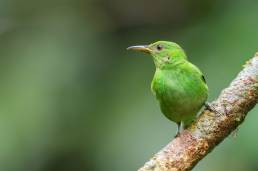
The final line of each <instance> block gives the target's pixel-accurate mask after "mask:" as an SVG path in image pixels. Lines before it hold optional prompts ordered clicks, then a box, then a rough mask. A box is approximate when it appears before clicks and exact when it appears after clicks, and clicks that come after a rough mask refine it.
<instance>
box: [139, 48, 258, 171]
mask: <svg viewBox="0 0 258 171" xmlns="http://www.w3.org/2000/svg"><path fill="white" fill-rule="evenodd" d="M257 100H258V53H256V55H255V57H253V58H252V59H250V60H249V61H248V62H247V63H246V64H245V66H244V69H243V70H242V71H241V72H240V73H239V74H238V76H237V77H236V78H235V79H234V80H233V81H232V82H231V84H230V85H229V87H228V88H226V89H224V90H223V91H222V92H221V94H220V96H219V97H218V98H217V99H216V100H215V101H213V102H212V103H211V106H212V109H214V110H215V111H217V112H216V113H214V112H212V111H210V110H208V109H206V110H204V111H203V112H202V113H201V115H200V116H199V118H198V119H197V120H196V121H195V122H194V123H193V124H192V125H191V126H190V127H189V128H188V129H186V130H184V131H183V132H182V133H181V134H180V136H178V137H177V138H175V139H174V140H172V141H171V142H170V143H169V144H168V145H167V146H166V147H164V148H163V149H162V150H161V151H159V152H158V153H157V154H156V155H155V156H154V157H152V158H151V159H150V161H148V162H147V163H145V165H144V166H143V167H142V168H140V169H139V171H187V170H191V169H192V168H193V167H194V166H195V165H196V164H197V163H198V162H199V161H200V160H201V159H202V158H204V157H205V156H206V155H207V154H208V153H209V152H211V150H212V149H213V148H214V147H216V146H217V145H218V144H219V143H220V142H222V141H223V140H224V139H225V138H226V137H227V136H228V135H229V134H230V133H231V132H232V131H233V130H235V129H236V128H237V127H238V126H239V125H240V124H241V123H242V122H243V121H244V119H245V116H246V114H247V113H248V112H249V111H250V110H251V109H252V108H253V107H254V106H255V104H256V103H257Z"/></svg>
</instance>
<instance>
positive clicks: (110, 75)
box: [0, 0, 258, 171]
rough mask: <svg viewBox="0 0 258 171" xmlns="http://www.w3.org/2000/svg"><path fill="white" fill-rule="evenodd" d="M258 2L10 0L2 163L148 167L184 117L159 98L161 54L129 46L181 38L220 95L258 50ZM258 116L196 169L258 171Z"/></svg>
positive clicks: (3, 166) (5, 26)
mask: <svg viewBox="0 0 258 171" xmlns="http://www.w3.org/2000/svg"><path fill="white" fill-rule="evenodd" d="M257 5H258V1H257V2H256V1H251V0H247V1H241V0H235V1H233V0H226V1H222V0H218V1H212V0H206V1H205V0H196V1H190V0H182V1H179V0H171V1H166V0H160V1H153V0H149V1H147V0H130V1H129V0H45V1H37V0H36V1H35V0H34V1H33V0H23V1H21V0H0V80H1V84H0V94H1V96H0V139H1V141H0V151H1V153H0V170H1V171H86V170H87V171H102V170H103V171H121V170H122V171H132V170H137V168H139V167H140V166H141V165H143V163H144V162H145V161H147V160H148V159H149V158H150V157H151V156H152V155H153V154H154V153H156V152H157V151H158V150H159V149H161V148H162V147H163V146H164V145H166V144H167V143H168V142H169V141H170V140H171V139H172V138H173V135H174V134H175V132H176V125H175V124H174V123H172V122H170V121H169V120H167V119H166V118H165V117H164V116H163V115H162V114H161V112H160V109H159V106H158V104H157V102H156V100H155V98H154V97H153V95H152V94H151V91H150V82H151V80H152V76H153V72H154V64H153V62H152V60H151V59H150V57H149V56H147V55H143V54H136V53H135V54H134V53H129V52H128V51H126V47H128V46H130V45H134V44H147V43H150V42H154V41H156V40H168V41H174V42H177V43H178V44H180V45H181V46H182V47H183V48H184V49H185V51H186V53H187V55H188V57H189V60H190V61H191V62H192V63H194V64H195V65H197V66H198V67H199V68H200V69H201V70H202V71H203V73H204V74H205V77H206V80H207V83H208V85H209V88H210V96H209V100H212V99H213V98H215V97H216V96H217V95H218V94H219V93H220V91H221V90H222V89H223V88H224V87H226V86H227V85H228V84H229V83H230V81H231V80H232V79H233V78H234V77H235V76H236V74H237V73H238V72H239V71H240V70H241V68H242V65H243V64H244V63H245V61H246V60H248V59H249V58H250V57H252V56H253V55H254V53H255V52H256V51H258V46H257V45H258V31H257V27H258V22H257V18H258V10H257ZM257 112H258V111H257V109H254V110H253V111H252V112H250V114H249V115H248V117H247V118H246V120H245V122H244V124H243V125H241V126H240V129H239V131H238V135H237V136H236V138H234V137H233V136H232V137H229V138H227V139H226V140H225V141H224V142H223V143H222V144H220V145H219V146H218V147H217V148H216V149H215V150H214V151H213V152H212V153H210V154H209V155H208V156H207V157H206V158H205V159H204V160H203V161H201V162H200V163H199V164H198V165H197V167H196V168H195V169H194V170H195V171H217V170H220V171H226V170H234V171H242V170H248V171H255V170H257V169H258V164H257V161H256V159H257V157H258V146H257V144H258V136H256V134H255V130H256V129H257V128H256V124H255V121H256V120H258V115H256V113H257Z"/></svg>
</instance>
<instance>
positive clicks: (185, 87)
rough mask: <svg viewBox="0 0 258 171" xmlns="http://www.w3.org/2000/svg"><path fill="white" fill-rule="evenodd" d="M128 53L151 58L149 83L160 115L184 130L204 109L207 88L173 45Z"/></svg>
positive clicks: (158, 44) (159, 44)
mask: <svg viewBox="0 0 258 171" xmlns="http://www.w3.org/2000/svg"><path fill="white" fill-rule="evenodd" d="M127 49H128V50H135V51H140V52H145V53H148V54H150V55H151V56H152V58H153V60H154V64H155V66H156V71H155V74H154V78H153V80H152V83H151V89H152V92H153V94H154V95H155V96H156V98H157V100H158V101H159V104H160V108H161V111H162V113H163V114H164V115H165V116H166V117H167V118H168V119H169V120H171V121H174V122H176V123H177V125H178V131H177V135H178V134H179V133H180V127H182V128H186V127H187V126H189V124H190V123H191V122H192V121H193V120H194V119H195V117H196V115H197V113H198V112H199V110H200V109H201V108H202V106H203V105H205V102H206V100H207V97H208V86H207V84H206V81H205V78H204V76H203V74H202V72H201V71H200V70H199V69H198V68H197V67H196V66H195V65H193V64H192V63H191V62H189V61H188V60H187V56H186V54H185V52H184V50H183V49H182V48H181V47H180V46H179V45H178V44H176V43H173V42H168V41H157V42H155V43H152V44H150V45H140V46H130V47H128V48H127Z"/></svg>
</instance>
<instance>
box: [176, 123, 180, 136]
mask: <svg viewBox="0 0 258 171" xmlns="http://www.w3.org/2000/svg"><path fill="white" fill-rule="evenodd" d="M180 130H181V122H177V132H176V135H175V138H176V137H178V136H179V135H180Z"/></svg>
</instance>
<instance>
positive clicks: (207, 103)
mask: <svg viewBox="0 0 258 171" xmlns="http://www.w3.org/2000/svg"><path fill="white" fill-rule="evenodd" d="M204 106H205V108H206V109H208V110H209V111H212V112H214V113H216V114H218V115H219V116H222V115H223V114H222V113H221V112H219V111H217V110H216V109H215V108H214V107H213V106H212V104H211V103H209V102H205V103H204Z"/></svg>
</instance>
